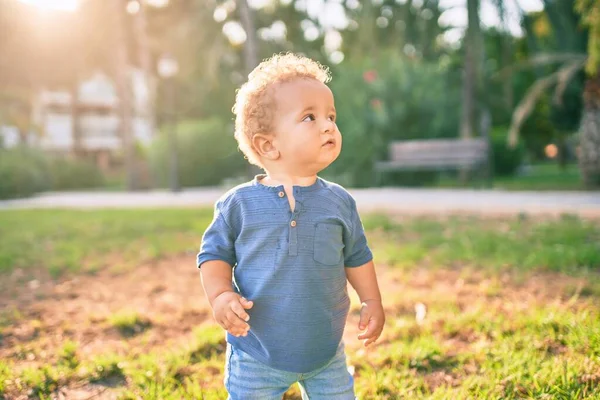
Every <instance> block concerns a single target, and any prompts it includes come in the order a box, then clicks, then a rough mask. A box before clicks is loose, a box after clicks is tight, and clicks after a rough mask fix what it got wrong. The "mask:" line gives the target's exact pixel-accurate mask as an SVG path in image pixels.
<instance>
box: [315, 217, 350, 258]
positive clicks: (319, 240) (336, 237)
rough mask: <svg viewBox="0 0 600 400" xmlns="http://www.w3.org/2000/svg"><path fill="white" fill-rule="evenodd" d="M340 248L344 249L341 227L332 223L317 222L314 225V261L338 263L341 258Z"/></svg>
mask: <svg viewBox="0 0 600 400" xmlns="http://www.w3.org/2000/svg"><path fill="white" fill-rule="evenodd" d="M342 250H344V241H343V238H342V227H341V226H340V225H334V224H317V226H316V227H315V248H314V259H315V261H317V262H318V263H321V264H325V265H338V264H339V263H340V261H341V259H342Z"/></svg>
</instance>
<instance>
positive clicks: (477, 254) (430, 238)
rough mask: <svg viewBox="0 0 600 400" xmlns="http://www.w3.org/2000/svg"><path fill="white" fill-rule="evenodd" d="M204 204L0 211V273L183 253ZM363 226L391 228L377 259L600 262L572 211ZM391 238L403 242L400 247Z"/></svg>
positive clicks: (598, 236) (194, 243)
mask: <svg viewBox="0 0 600 400" xmlns="http://www.w3.org/2000/svg"><path fill="white" fill-rule="evenodd" d="M211 218H212V213H211V211H210V210H197V209H161V210H114V211H65V210H19V211H10V212H0V237H2V240H1V241H0V273H7V272H11V271H13V270H14V269H16V268H20V269H23V270H27V269H35V268H38V269H39V268H42V269H45V270H47V271H50V274H51V275H52V276H54V277H58V276H60V275H62V274H64V273H69V272H71V273H78V272H94V271H97V270H100V269H106V268H110V269H111V270H113V271H123V270H127V269H128V268H133V267H135V266H136V265H138V264H139V263H143V262H148V261H151V260H155V259H159V258H161V257H167V256H169V255H172V254H178V253H182V252H189V253H195V252H196V251H197V249H198V247H199V244H200V239H201V237H202V232H203V231H204V229H205V228H206V226H207V225H208V224H209V223H210V220H211ZM363 222H364V225H365V228H366V229H369V230H372V231H375V236H371V237H370V239H373V240H377V237H379V236H381V235H379V234H378V233H377V232H380V231H383V232H384V233H386V234H389V235H391V236H390V237H389V238H384V239H385V240H384V243H382V244H381V245H378V246H376V250H377V251H378V253H379V257H378V259H379V260H381V261H384V262H386V263H392V264H398V265H409V266H411V265H415V264H417V263H421V262H424V261H429V262H433V263H437V264H447V263H455V262H456V263H465V262H466V263H472V264H476V265H479V266H482V267H492V268H499V267H510V266H518V267H519V268H520V269H527V270H529V269H532V268H546V269H550V270H556V271H564V272H569V271H570V270H572V269H573V268H575V269H589V268H593V267H594V266H598V265H600V228H599V227H598V225H597V224H594V223H592V222H589V221H584V220H581V219H579V218H577V217H576V216H569V215H565V216H563V217H562V218H561V219H559V220H552V221H539V220H533V219H528V218H527V216H526V215H524V216H521V217H520V218H514V219H510V220H504V221H496V222H494V223H493V224H492V225H490V222H489V221H488V220H485V219H481V218H475V217H452V218H449V219H447V220H439V219H433V218H421V219H407V220H404V221H402V220H401V221H396V222H394V221H393V220H392V219H390V218H389V217H387V216H384V215H373V216H368V217H366V218H364V221H363ZM397 243H401V244H402V245H401V246H398V245H397Z"/></svg>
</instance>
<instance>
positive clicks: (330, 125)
mask: <svg viewBox="0 0 600 400" xmlns="http://www.w3.org/2000/svg"><path fill="white" fill-rule="evenodd" d="M333 126H334V123H333V121H331V120H330V119H329V118H327V119H326V120H325V122H324V123H323V128H322V130H323V133H329V132H331V131H333Z"/></svg>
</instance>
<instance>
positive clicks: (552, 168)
mask: <svg viewBox="0 0 600 400" xmlns="http://www.w3.org/2000/svg"><path fill="white" fill-rule="evenodd" d="M472 184H473V185H474V186H475V185H478V186H481V185H482V184H485V182H483V181H482V180H481V179H480V178H477V180H476V181H474V182H473V183H472ZM436 186H437V187H448V188H450V187H461V184H460V183H459V182H458V180H457V179H456V178H455V177H452V178H450V177H444V178H440V180H439V181H438V182H437V183H436ZM493 187H494V189H502V190H515V191H516V190H534V191H542V190H543V191H546V190H583V185H582V181H581V174H580V173H579V168H578V166H577V165H574V164H572V165H568V166H567V168H566V169H561V168H560V167H559V166H558V165H557V164H534V165H531V166H530V169H529V170H528V171H527V172H525V173H523V174H520V175H515V176H497V177H495V178H494V184H493Z"/></svg>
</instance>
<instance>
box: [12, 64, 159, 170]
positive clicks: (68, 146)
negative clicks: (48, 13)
mask: <svg viewBox="0 0 600 400" xmlns="http://www.w3.org/2000/svg"><path fill="white" fill-rule="evenodd" d="M131 90H132V99H133V102H132V103H133V104H132V107H133V113H132V130H133V136H134V138H135V140H136V141H137V142H138V143H140V144H142V145H147V144H149V143H150V141H151V140H152V138H153V132H152V130H153V128H152V126H153V125H152V123H151V119H150V115H149V112H148V111H147V110H149V109H150V107H149V93H150V92H149V90H148V86H147V85H146V83H145V80H144V75H143V73H142V72H141V71H139V70H132V72H131ZM77 96H78V113H79V132H80V138H81V139H80V140H81V141H80V144H79V149H80V151H81V152H82V153H84V154H85V155H86V156H89V157H93V158H94V159H95V160H96V162H97V163H98V164H99V165H100V166H101V167H108V164H109V163H110V160H111V159H114V158H115V157H116V156H117V155H118V154H119V153H121V152H122V150H123V141H122V138H121V137H120V134H119V124H120V116H119V108H118V101H119V100H118V96H117V90H116V86H115V85H114V83H113V82H112V80H111V79H110V78H109V77H108V76H107V75H106V74H104V73H102V72H96V73H94V74H93V75H92V76H91V77H90V78H89V79H86V80H84V81H83V82H81V84H80V85H79V88H78V92H77ZM72 97H73V96H72V95H71V93H70V92H68V91H56V90H46V89H44V90H41V91H40V92H39V94H38V95H37V96H36V98H35V100H34V102H33V107H32V114H33V115H32V122H33V124H34V126H36V127H38V129H37V130H38V132H37V133H36V134H32V135H30V136H29V139H28V143H29V145H32V146H38V147H40V148H41V149H43V150H45V151H48V152H52V153H59V154H72V153H74V151H75V145H76V144H75V137H74V134H73V105H72V101H73V99H72ZM0 136H2V139H3V140H2V142H3V145H4V147H12V146H15V145H17V144H18V142H19V139H18V138H19V135H18V131H16V129H14V128H13V127H6V126H5V127H1V129H0Z"/></svg>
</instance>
